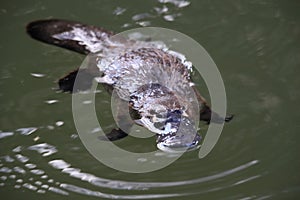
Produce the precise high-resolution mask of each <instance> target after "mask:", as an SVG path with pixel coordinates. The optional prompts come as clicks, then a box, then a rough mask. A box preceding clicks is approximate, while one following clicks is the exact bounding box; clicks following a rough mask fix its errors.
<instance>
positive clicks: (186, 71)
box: [27, 19, 232, 151]
mask: <svg viewBox="0 0 300 200" xmlns="http://www.w3.org/2000/svg"><path fill="white" fill-rule="evenodd" d="M27 32H28V34H29V35H30V36H31V37H33V38H35V39H37V40H40V41H42V42H46V43H49V44H53V45H56V46H60V47H63V48H67V49H70V50H73V51H76V52H78V53H81V54H89V53H95V54H94V55H95V61H96V62H95V65H92V66H89V67H88V68H85V69H77V70H75V71H73V72H71V73H70V74H68V75H67V76H65V77H63V78H61V79H60V80H59V82H58V83H59V88H60V89H61V90H62V91H64V92H77V91H80V90H87V89H89V88H90V87H91V86H92V82H93V80H96V81H97V82H99V83H102V84H104V85H105V87H106V88H110V89H108V90H110V91H111V89H112V88H113V89H115V90H116V91H117V94H118V96H119V98H120V99H121V100H122V101H127V102H129V107H130V113H131V114H132V116H133V117H134V120H133V121H132V122H135V123H137V124H139V125H141V126H144V127H145V128H147V129H149V130H150V131H152V132H154V133H156V135H157V140H156V141H157V147H158V148H159V149H161V150H163V151H176V150H178V149H182V148H183V149H195V148H197V147H198V146H199V145H200V142H201V141H200V140H201V137H200V135H198V133H197V128H198V127H195V119H193V117H192V116H196V115H195V113H193V112H195V109H193V106H192V102H191V101H192V100H191V98H190V97H191V95H192V93H193V94H195V95H196V99H197V101H198V103H199V105H200V120H203V121H207V122H208V123H209V122H210V121H211V120H212V121H213V122H223V121H230V120H231V119H232V116H231V115H230V116H227V117H225V118H221V117H219V116H218V115H217V114H215V113H213V112H212V111H211V109H210V107H209V106H208V104H207V103H206V101H205V99H204V98H203V97H202V96H201V95H200V93H199V92H198V91H197V89H196V88H195V87H194V84H193V82H192V80H191V77H190V72H191V68H192V66H191V63H190V62H187V61H186V60H185V58H184V56H183V55H181V54H179V53H177V52H174V51H170V50H168V49H167V48H166V46H165V45H164V44H163V43H157V42H145V41H134V40H125V39H123V40H122V39H120V40H112V39H111V38H110V37H111V36H113V33H112V32H110V31H106V30H104V29H102V28H99V27H95V26H89V25H84V24H81V23H77V22H72V21H66V20H57V19H49V20H39V21H34V22H31V23H30V24H28V26H27ZM79 74H80V75H79ZM77 75H79V76H77ZM76 76H77V80H76V84H75V87H74V83H75V79H76ZM77 83H78V84H77ZM117 110H118V111H117V115H118V116H117V117H118V118H119V120H120V122H122V117H123V116H122V114H123V112H122V109H121V108H117ZM123 110H126V109H123ZM127 110H128V108H127ZM212 116H213V117H212ZM122 128H123V127H122ZM127 128H128V130H121V129H119V128H118V129H113V130H112V131H111V132H110V133H108V134H106V137H107V138H108V139H109V140H111V141H113V140H117V139H120V138H123V137H125V136H127V133H128V131H129V128H130V124H129V126H126V128H123V129H127ZM126 132H127V133H126Z"/></svg>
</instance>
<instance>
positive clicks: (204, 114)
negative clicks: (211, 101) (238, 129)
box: [200, 105, 234, 124]
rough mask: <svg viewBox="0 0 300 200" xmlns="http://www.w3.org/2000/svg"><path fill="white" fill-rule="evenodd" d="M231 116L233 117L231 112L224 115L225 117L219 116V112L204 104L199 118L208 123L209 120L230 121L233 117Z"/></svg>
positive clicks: (216, 121) (215, 121)
mask: <svg viewBox="0 0 300 200" xmlns="http://www.w3.org/2000/svg"><path fill="white" fill-rule="evenodd" d="M233 117H234V115H232V114H229V115H226V116H225V118H223V117H220V115H219V114H217V113H215V112H213V111H212V110H211V109H210V107H209V106H206V105H205V106H204V107H203V108H202V109H201V111H200V120H201V121H205V122H207V123H208V124H209V123H210V122H213V123H217V124H219V123H223V122H230V121H231V120H232V119H233Z"/></svg>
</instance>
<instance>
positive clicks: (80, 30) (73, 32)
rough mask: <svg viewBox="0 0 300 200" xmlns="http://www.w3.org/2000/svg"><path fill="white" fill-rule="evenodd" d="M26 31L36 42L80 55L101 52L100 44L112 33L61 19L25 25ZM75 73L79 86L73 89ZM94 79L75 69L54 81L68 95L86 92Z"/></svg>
mask: <svg viewBox="0 0 300 200" xmlns="http://www.w3.org/2000/svg"><path fill="white" fill-rule="evenodd" d="M26 30H27V33H28V34H29V35H30V36H31V37H32V38H34V39H36V40H39V41H42V42H44V43H47V44H52V45H56V46H59V47H62V48H65V49H69V50H72V51H75V52H78V53H81V54H89V53H94V52H98V51H100V50H102V48H104V46H103V45H102V44H103V42H104V41H105V40H106V39H107V38H108V37H110V36H112V35H113V32H111V31H107V30H105V29H103V28H100V27H95V26H91V25H85V24H81V23H79V22H74V21H68V20H61V19H45V20H37V21H33V22H31V23H29V24H28V25H27V27H26ZM79 72H80V74H81V78H80V79H82V80H79V81H78V82H77V83H79V84H77V87H76V88H74V84H75V79H76V76H77V74H78V73H79ZM94 77H95V74H94V73H93V70H91V69H80V70H78V69H77V70H75V71H73V72H71V73H69V74H67V75H66V76H64V77H62V78H61V79H59V80H58V85H59V89H60V90H61V91H63V92H71V93H73V92H77V91H80V90H86V89H89V88H90V87H91V85H92V81H93V78H94Z"/></svg>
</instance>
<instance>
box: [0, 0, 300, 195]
mask: <svg viewBox="0 0 300 200" xmlns="http://www.w3.org/2000/svg"><path fill="white" fill-rule="evenodd" d="M165 5H166V6H167V7H168V8H169V12H170V14H179V13H180V14H181V16H178V17H177V18H175V21H172V22H168V21H166V20H164V19H163V17H162V16H158V15H156V14H155V11H154V10H153V8H154V7H162V6H163V4H160V3H158V2H157V1H154V0H153V1H152V0H147V1H136V0H123V1H121V0H118V1H117V0H115V1H108V0H98V1H94V0H92V1H79V0H75V1H69V0H67V1H66V0H65V1H51V2H50V1H48V2H46V1H34V0H30V1H15V0H14V1H2V2H1V3H0V23H1V26H0V33H1V39H0V52H1V60H0V64H1V68H0V88H1V90H0V99H1V104H0V109H1V117H0V130H1V132H0V136H1V139H0V150H1V151H0V192H1V193H0V195H1V198H2V199H4V198H6V199H8V198H10V199H42V198H43V199H54V198H55V199H63V198H64V199H70V198H72V199H102V198H128V199H133V198H137V199H138V198H148V197H149V198H154V197H157V198H159V199H164V198H165V197H164V195H167V196H168V195H170V196H173V195H175V196H176V195H177V197H172V198H171V199H183V198H188V199H244V200H245V199H247V200H248V199H298V198H299V196H300V173H299V168H300V159H299V158H300V157H299V150H300V149H299V144H298V141H299V139H300V136H299V131H300V125H299V119H300V115H299V110H298V109H299V100H300V98H299V97H300V93H299V86H300V81H299V80H300V79H299V74H300V73H299V67H300V56H299V52H300V26H299V25H300V14H299V10H300V2H299V1H266V0H261V1H202V0H201V1H196V0H194V1H191V4H190V5H189V6H187V7H184V8H176V7H175V6H173V5H172V4H165ZM117 7H121V8H125V9H126V11H125V12H124V13H123V14H122V15H116V14H113V12H114V10H115V9H116V8H117ZM139 13H150V14H153V15H154V17H151V18H147V19H143V20H140V21H149V22H150V23H151V26H159V27H165V28H169V29H174V30H177V31H180V32H182V33H184V34H186V35H189V36H190V37H192V38H194V39H195V40H196V41H198V42H199V43H200V44H201V45H202V46H204V48H205V49H206V50H207V51H208V52H209V54H210V55H211V57H212V58H213V59H214V61H215V62H216V64H217V66H218V67H219V70H220V72H221V74H222V77H223V80H224V82H225V87H226V92H227V98H228V99H227V101H228V110H229V112H230V113H234V114H235V115H236V117H235V118H234V120H233V121H232V122H231V123H228V124H226V125H225V128H224V130H223V133H222V135H221V138H220V140H219V141H218V143H217V145H216V147H215V148H214V149H213V151H212V152H211V153H210V154H209V155H208V156H207V157H205V158H204V159H201V160H200V159H198V157H197V156H198V152H197V151H194V152H189V153H186V154H185V155H184V156H182V157H181V158H180V159H179V160H178V161H176V162H174V163H173V164H172V165H170V166H168V167H166V168H164V169H162V170H159V171H155V172H151V173H145V174H127V173H123V172H119V171H116V170H114V169H110V168H108V167H106V166H105V165H103V164H101V163H100V162H98V161H97V160H96V159H95V158H93V157H92V156H91V155H90V154H89V153H88V152H87V150H86V149H85V147H84V146H83V145H82V143H81V141H80V139H79V138H78V137H77V133H76V129H75V126H74V122H73V117H72V107H71V95H69V94H64V93H58V92H56V91H55V90H54V89H55V88H56V87H57V86H56V84H55V81H56V80H57V79H58V78H59V77H61V76H63V75H64V74H66V73H68V72H69V71H71V70H73V69H74V68H76V67H78V66H79V65H80V64H81V62H82V60H83V59H84V57H83V56H81V55H78V54H76V53H73V52H69V51H67V50H63V49H59V48H57V47H53V46H49V45H44V44H41V43H38V42H36V41H34V40H32V39H31V38H29V37H28V36H27V35H26V33H25V26H26V24H27V23H28V22H30V21H33V20H37V19H42V18H49V17H53V18H64V19H70V20H76V21H82V22H85V23H88V24H94V25H99V26H102V27H105V28H106V29H110V30H114V31H116V32H121V31H123V30H126V29H128V28H135V27H139V25H137V24H135V21H133V20H132V16H134V15H135V14H139ZM127 23H128V24H130V25H129V27H128V28H123V27H122V26H123V25H124V24H127ZM32 73H37V74H43V75H44V76H43V77H40V78H38V77H35V76H33V75H32ZM102 98H103V100H101V104H100V105H98V106H99V107H100V113H98V114H99V116H106V115H108V114H107V113H109V109H108V108H109V107H110V98H109V96H108V95H107V94H104V93H103V96H102ZM49 100H56V101H57V102H55V103H53V104H50V103H47V102H46V101H49ZM102 118H103V119H105V117H102ZM60 122H64V124H63V125H61V124H60ZM103 123H104V124H106V125H107V127H109V126H110V125H111V124H112V123H113V122H112V121H110V120H107V121H105V122H103ZM205 129H206V128H205V127H204V128H203V131H205ZM149 141H150V140H147V142H144V143H143V144H139V143H137V142H136V140H134V138H126V139H124V140H122V141H119V142H118V144H120V145H121V146H122V145H127V146H129V147H131V148H135V149H141V150H142V149H145V148H148V147H149V146H150V145H152V144H150V143H148V142H149ZM150 142H151V141H150ZM153 145H154V142H153ZM64 163H65V164H69V166H68V165H64ZM67 166H68V168H67ZM297 169H298V170H297ZM133 182H135V183H133ZM171 182H172V183H174V184H173V186H169V185H168V183H171ZM135 186H138V187H135ZM128 195H129V196H128ZM147 195H149V196H147ZM155 195H156V196H155ZM182 195H187V197H183V196H182Z"/></svg>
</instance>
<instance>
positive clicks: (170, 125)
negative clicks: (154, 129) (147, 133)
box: [157, 110, 201, 152]
mask: <svg viewBox="0 0 300 200" xmlns="http://www.w3.org/2000/svg"><path fill="white" fill-rule="evenodd" d="M200 141H201V136H200V135H198V133H197V130H196V128H195V124H194V123H193V121H192V120H191V119H189V118H188V117H187V116H185V115H184V114H183V112H182V111H181V110H172V111H168V114H167V120H166V121H165V125H164V131H163V132H162V133H161V134H158V138H157V147H158V148H159V149H160V150H162V151H165V152H183V151H188V150H193V149H196V148H198V147H200Z"/></svg>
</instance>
